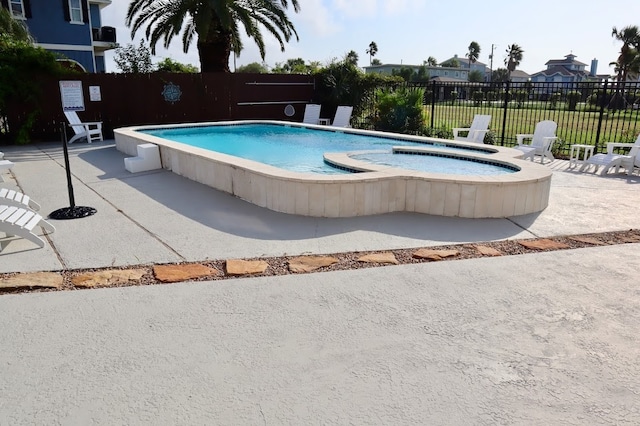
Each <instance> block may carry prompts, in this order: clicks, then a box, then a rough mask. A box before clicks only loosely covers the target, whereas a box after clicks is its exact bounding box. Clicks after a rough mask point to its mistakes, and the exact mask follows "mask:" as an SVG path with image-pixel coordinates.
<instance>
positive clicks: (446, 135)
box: [422, 126, 453, 139]
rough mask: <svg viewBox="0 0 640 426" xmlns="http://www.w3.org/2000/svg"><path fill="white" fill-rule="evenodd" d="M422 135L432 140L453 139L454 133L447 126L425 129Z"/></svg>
mask: <svg viewBox="0 0 640 426" xmlns="http://www.w3.org/2000/svg"><path fill="white" fill-rule="evenodd" d="M422 135H423V136H428V137H432V138H440V139H453V131H452V130H451V129H450V128H449V127H447V126H441V127H425V128H424V129H422Z"/></svg>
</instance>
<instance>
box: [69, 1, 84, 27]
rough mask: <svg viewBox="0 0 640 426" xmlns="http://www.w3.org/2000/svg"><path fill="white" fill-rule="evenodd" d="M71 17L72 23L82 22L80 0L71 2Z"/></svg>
mask: <svg viewBox="0 0 640 426" xmlns="http://www.w3.org/2000/svg"><path fill="white" fill-rule="evenodd" d="M69 17H70V18H71V22H80V23H81V22H82V4H81V3H80V0H69Z"/></svg>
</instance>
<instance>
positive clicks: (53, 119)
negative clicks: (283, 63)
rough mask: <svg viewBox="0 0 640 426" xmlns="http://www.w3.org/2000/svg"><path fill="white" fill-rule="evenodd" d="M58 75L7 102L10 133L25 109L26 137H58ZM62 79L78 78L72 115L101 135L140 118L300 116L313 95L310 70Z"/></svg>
mask: <svg viewBox="0 0 640 426" xmlns="http://www.w3.org/2000/svg"><path fill="white" fill-rule="evenodd" d="M59 80H60V79H51V80H43V81H40V82H38V84H40V85H41V87H42V91H41V94H40V96H39V98H38V100H37V101H36V102H35V103H31V104H22V105H20V104H14V105H10V106H9V108H8V111H6V114H7V117H6V120H7V127H8V130H9V135H10V137H11V136H13V137H15V133H16V132H17V131H18V129H20V128H21V127H22V126H23V125H24V124H25V123H26V122H28V120H29V119H30V118H29V116H30V114H31V115H33V117H32V119H33V125H32V126H31V131H30V132H29V134H30V136H31V139H32V140H58V139H59V138H60V123H66V120H65V117H64V114H63V113H62V103H61V99H60V87H59ZM63 80H77V81H81V82H82V88H83V95H84V105H85V111H82V112H79V113H78V115H79V116H80V118H81V119H82V120H83V121H102V122H103V126H104V127H103V129H104V136H105V137H106V138H111V137H113V129H115V128H118V127H125V126H133V125H141V124H170V123H187V122H206V121H221V120H241V119H270V120H287V121H302V117H303V115H304V106H305V104H307V103H309V102H312V101H313V96H314V90H315V79H314V77H313V76H306V75H285V74H226V73H204V74H169V73H152V74H82V75H73V76H69V77H67V78H64V79H63ZM90 88H91V90H92V91H93V93H94V94H95V93H96V91H97V90H99V95H100V96H99V100H95V99H96V98H94V100H92V96H91V95H90ZM95 88H98V89H95ZM289 105H291V106H289ZM34 111H35V112H37V114H32V113H33V112H34ZM9 142H11V141H9Z"/></svg>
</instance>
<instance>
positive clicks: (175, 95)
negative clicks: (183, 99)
mask: <svg viewBox="0 0 640 426" xmlns="http://www.w3.org/2000/svg"><path fill="white" fill-rule="evenodd" d="M162 96H164V100H165V101H167V102H170V103H172V104H173V103H176V102H178V101H179V100H180V96H182V91H181V90H180V86H178V85H175V84H173V83H169V84H165V85H164V90H163V91H162Z"/></svg>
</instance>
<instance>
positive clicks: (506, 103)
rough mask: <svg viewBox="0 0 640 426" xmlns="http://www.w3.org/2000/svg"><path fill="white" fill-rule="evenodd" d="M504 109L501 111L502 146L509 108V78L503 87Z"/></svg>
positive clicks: (502, 144)
mask: <svg viewBox="0 0 640 426" xmlns="http://www.w3.org/2000/svg"><path fill="white" fill-rule="evenodd" d="M503 108H504V111H503V113H502V135H501V136H500V145H501V146H504V134H505V133H506V131H507V109H508V108H509V80H507V83H506V85H505V89H504V106H503Z"/></svg>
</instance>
